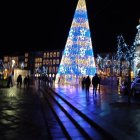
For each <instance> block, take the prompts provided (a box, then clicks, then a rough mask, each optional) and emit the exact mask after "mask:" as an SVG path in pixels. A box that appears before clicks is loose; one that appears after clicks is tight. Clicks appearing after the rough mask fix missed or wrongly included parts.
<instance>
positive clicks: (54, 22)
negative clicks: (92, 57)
mask: <svg viewBox="0 0 140 140" xmlns="http://www.w3.org/2000/svg"><path fill="white" fill-rule="evenodd" d="M77 2H78V0H57V1H53V0H51V2H50V1H49V2H48V1H47V2H44V3H43V2H26V1H22V2H21V1H20V2H19V1H12V2H5V3H3V4H2V5H1V7H2V8H1V17H0V18H1V30H0V34H1V39H0V55H1V54H13V53H14V52H25V51H36V50H37V51H41V50H50V49H62V50H63V49H64V47H65V44H66V40H67V37H68V32H69V29H70V26H71V23H72V19H73V16H74V12H75V9H76V5H77ZM86 4H87V12H88V17H89V25H90V30H91V37H92V43H93V49H94V52H95V53H100V52H113V51H116V49H117V35H123V36H124V39H125V41H126V43H127V44H129V45H131V44H132V43H133V41H134V38H135V34H136V33H137V30H136V26H137V25H138V20H139V18H140V5H139V0H133V1H131V0H129V1H128V0H116V1H115V0H104V1H103V0H87V1H86Z"/></svg>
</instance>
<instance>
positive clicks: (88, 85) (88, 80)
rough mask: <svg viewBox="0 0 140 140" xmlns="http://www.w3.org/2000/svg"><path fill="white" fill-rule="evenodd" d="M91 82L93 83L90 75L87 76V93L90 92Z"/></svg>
mask: <svg viewBox="0 0 140 140" xmlns="http://www.w3.org/2000/svg"><path fill="white" fill-rule="evenodd" d="M90 84H91V80H90V77H89V76H87V78H86V79H85V86H86V93H89V87H90Z"/></svg>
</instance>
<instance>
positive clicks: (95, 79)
mask: <svg viewBox="0 0 140 140" xmlns="http://www.w3.org/2000/svg"><path fill="white" fill-rule="evenodd" d="M99 84H100V78H99V77H98V75H97V73H95V76H93V78H92V85H93V94H94V93H95V94H96V91H97V87H98V85H99Z"/></svg>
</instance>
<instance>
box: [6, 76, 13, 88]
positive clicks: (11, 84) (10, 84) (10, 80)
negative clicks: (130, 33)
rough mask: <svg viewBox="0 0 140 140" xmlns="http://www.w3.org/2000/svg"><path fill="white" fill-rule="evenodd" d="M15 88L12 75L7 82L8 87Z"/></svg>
mask: <svg viewBox="0 0 140 140" xmlns="http://www.w3.org/2000/svg"><path fill="white" fill-rule="evenodd" d="M12 86H13V81H12V75H9V77H8V80H7V87H9V88H10V87H12Z"/></svg>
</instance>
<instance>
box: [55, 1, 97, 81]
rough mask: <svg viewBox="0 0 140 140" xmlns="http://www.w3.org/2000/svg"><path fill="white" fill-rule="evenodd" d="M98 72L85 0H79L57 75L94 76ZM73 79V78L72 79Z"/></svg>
mask: <svg viewBox="0 0 140 140" xmlns="http://www.w3.org/2000/svg"><path fill="white" fill-rule="evenodd" d="M95 73H96V67H95V61H94V54H93V50H92V42H91V37H90V29H89V24H88V16H87V10H86V3H85V0H79V1H78V4H77V7H76V11H75V14H74V18H73V22H72V25H71V28H70V31H69V35H68V39H67V42H66V45H65V49H64V52H63V56H62V60H61V63H60V66H59V69H58V73H57V75H56V81H57V78H58V77H61V76H64V77H65V82H66V81H69V80H70V78H69V79H67V78H66V77H75V76H76V77H81V76H87V75H89V76H93V75H94V74H95ZM71 80H72V79H71Z"/></svg>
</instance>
